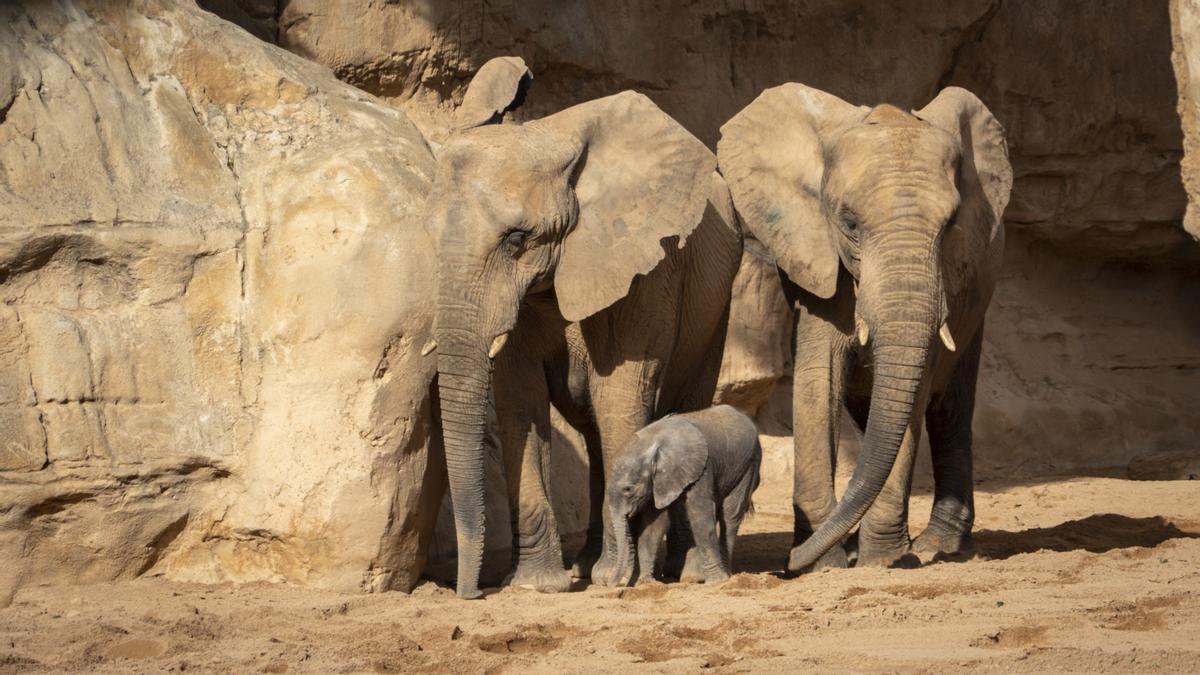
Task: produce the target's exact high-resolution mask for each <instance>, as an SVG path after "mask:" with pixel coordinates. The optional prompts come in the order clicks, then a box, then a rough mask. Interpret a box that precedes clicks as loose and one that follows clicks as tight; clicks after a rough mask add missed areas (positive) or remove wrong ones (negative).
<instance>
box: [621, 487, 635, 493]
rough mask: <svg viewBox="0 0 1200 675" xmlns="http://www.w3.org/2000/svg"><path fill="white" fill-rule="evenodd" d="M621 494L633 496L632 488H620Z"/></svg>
mask: <svg viewBox="0 0 1200 675" xmlns="http://www.w3.org/2000/svg"><path fill="white" fill-rule="evenodd" d="M621 494H624V495H630V494H633V488H631V487H629V486H628V485H626V486H625V487H623V488H621Z"/></svg>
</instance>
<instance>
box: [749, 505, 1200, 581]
mask: <svg viewBox="0 0 1200 675" xmlns="http://www.w3.org/2000/svg"><path fill="white" fill-rule="evenodd" d="M1193 530H1196V531H1193ZM1197 538H1200V527H1195V528H1192V529H1180V527H1179V526H1178V525H1176V524H1175V523H1172V522H1171V521H1169V520H1167V519H1166V518H1163V517H1161V516H1153V517H1150V518H1131V517H1129V516H1122V515H1119V514H1116V513H1104V514H1097V515H1093V516H1088V517H1087V518H1081V519H1079V520H1069V521H1067V522H1065V523H1059V524H1058V525H1055V526H1053V527H1038V528H1031V529H1028V530H1021V531H1018V532H1009V531H1005V530H979V531H977V532H975V545H976V547H977V548H978V550H979V553H980V554H981V556H982V557H984V558H988V559H992V560H1005V559H1007V558H1011V557H1013V556H1015V555H1020V554H1022V553H1034V552H1036V551H1042V550H1047V551H1059V552H1066V551H1090V552H1092V553H1104V552H1105V551H1111V550H1113V549H1119V548H1131V547H1147V548H1149V547H1154V546H1158V545H1159V544H1161V543H1163V542H1165V541H1168V540H1171V539H1197ZM791 546H792V533H791V532H756V533H752V534H744V535H742V536H739V537H738V541H737V546H736V548H735V552H734V561H733V562H734V564H733V570H734V572H735V573H736V572H749V573H761V572H781V571H783V569H784V567H785V565H786V564H787V557H788V551H789V550H790V549H791Z"/></svg>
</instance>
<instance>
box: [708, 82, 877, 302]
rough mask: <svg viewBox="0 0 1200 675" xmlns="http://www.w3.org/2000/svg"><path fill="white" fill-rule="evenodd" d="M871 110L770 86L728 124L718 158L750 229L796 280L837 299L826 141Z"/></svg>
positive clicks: (793, 87) (796, 87)
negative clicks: (825, 189) (826, 201)
mask: <svg viewBox="0 0 1200 675" xmlns="http://www.w3.org/2000/svg"><path fill="white" fill-rule="evenodd" d="M868 111H869V110H868V108H865V107H861V106H853V105H850V104H849V103H846V102H845V101H843V100H842V99H840V98H838V97H836V96H834V95H832V94H827V93H825V92H823V91H820V90H819V89H813V88H812V87H806V86H804V85H802V84H797V83H794V82H792V83H788V84H784V85H780V86H778V87H775V88H773V89H768V90H766V91H764V92H763V93H762V94H760V95H759V97H758V98H756V99H754V101H753V102H752V103H751V104H750V105H748V106H746V107H745V108H743V109H742V111H741V112H739V113H738V114H737V115H735V116H734V117H733V119H731V120H729V121H728V122H726V123H725V124H724V126H722V127H721V140H720V142H718V143H717V158H718V161H719V163H720V165H721V173H722V174H723V175H724V176H725V180H726V181H727V182H728V183H729V191H730V192H731V193H732V194H733V203H734V206H736V207H737V211H738V215H740V216H741V218H742V222H743V223H745V226H746V230H747V231H748V232H749V233H750V234H752V235H754V237H755V238H756V239H758V240H759V241H760V242H762V243H763V244H764V245H765V246H766V248H767V250H769V251H770V252H771V255H773V256H774V257H775V260H776V262H777V263H778V265H779V266H780V267H781V268H783V271H784V272H786V273H787V275H788V277H790V278H791V280H792V281H794V282H795V283H797V284H799V285H800V287H802V288H804V289H805V290H806V291H808V292H809V293H812V294H814V295H817V296H820V297H822V298H829V297H833V293H834V291H835V290H836V289H837V274H838V257H837V249H835V248H834V244H833V238H832V236H831V233H830V232H829V226H828V225H827V224H826V223H825V218H824V216H823V215H822V213H821V197H820V194H821V179H822V177H823V176H824V174H825V144H826V143H828V142H829V141H830V140H831V139H833V138H835V137H836V136H837V135H838V134H839V132H840V131H842V130H843V129H845V128H846V127H847V126H849V125H851V124H853V123H855V122H858V121H859V120H861V119H862V118H863V117H864V116H865V115H866V114H867V112H868Z"/></svg>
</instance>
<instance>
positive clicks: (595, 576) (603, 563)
mask: <svg viewBox="0 0 1200 675" xmlns="http://www.w3.org/2000/svg"><path fill="white" fill-rule="evenodd" d="M591 578H592V583H593V584H596V585H598V586H623V585H624V584H621V583H619V581H620V580H619V579H617V555H616V553H609V552H608V551H605V552H604V554H603V555H601V556H600V557H599V559H598V560H596V562H595V563H594V564H593V565H592V574H591Z"/></svg>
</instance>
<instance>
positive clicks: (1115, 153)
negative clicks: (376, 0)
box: [277, 0, 1200, 477]
mask: <svg viewBox="0 0 1200 675" xmlns="http://www.w3.org/2000/svg"><path fill="white" fill-rule="evenodd" d="M1198 7H1200V5H1198V4H1197V3H1196V2H1195V1H1194V0H1172V1H1171V2H1168V1H1167V0H1162V1H1160V2H1143V3H1128V2H1122V1H1120V0H1099V1H1097V2H1092V3H1088V6H1087V11H1079V6H1078V4H1077V3H1073V2H1068V1H1067V0H1051V1H1050V2H1038V3H1017V2H1002V1H1001V0H972V1H969V2H957V3H950V4H947V3H943V2H915V3H906V4H905V5H904V7H903V8H900V7H897V6H893V5H892V4H891V3H878V2H865V1H861V0H808V1H806V2H800V3H731V2H723V1H721V0H703V1H701V2H696V3H686V4H684V3H667V4H665V5H657V4H651V3H644V2H637V1H636V0H619V1H618V2H608V1H605V2H600V1H599V0H591V1H585V2H577V3H570V4H569V5H567V6H565V7H564V6H562V5H560V4H558V3H549V2H526V3H501V4H484V5H480V4H478V3H468V2H460V1H450V2H440V3H424V2H398V3H381V4H368V3H355V2H342V3H325V2H318V1H317V0H288V1H286V2H282V3H280V5H279V11H278V14H277V20H278V27H279V28H278V36H277V37H278V41H279V44H281V45H283V46H285V47H286V48H288V49H289V50H292V51H294V52H296V53H298V54H301V55H304V56H306V57H308V58H311V59H314V60H316V61H318V62H320V63H324V64H326V65H328V66H329V67H330V68H332V69H333V71H334V72H335V73H336V74H337V76H338V77H340V78H342V79H344V80H346V81H347V82H350V83H352V84H354V85H356V86H359V87H362V88H364V89H366V90H367V91H370V92H372V93H375V94H378V95H380V96H382V97H385V98H387V99H388V100H389V101H391V102H392V103H394V104H396V105H398V106H400V107H402V108H403V109H404V110H405V111H407V112H408V113H409V115H410V117H411V118H412V119H413V120H414V122H415V123H417V124H418V125H419V126H421V127H422V129H423V130H425V132H426V133H427V135H428V136H429V137H430V138H433V139H438V138H441V137H444V133H445V132H444V131H441V130H442V129H444V128H445V127H446V126H447V125H448V124H449V120H450V115H451V113H452V111H453V109H454V105H455V104H456V103H457V102H458V101H459V100H461V96H462V94H463V91H464V90H465V87H466V84H467V82H468V81H469V79H470V76H471V74H472V73H473V72H474V70H475V69H476V68H477V67H478V66H479V65H480V64H482V63H483V62H484V61H486V60H487V59H488V58H491V57H493V56H497V55H502V54H514V55H518V56H521V57H523V58H524V59H525V61H526V62H527V63H528V64H529V65H530V67H531V68H532V69H533V72H534V84H533V87H532V88H531V90H530V93H529V98H528V102H527V103H526V106H525V107H524V108H523V109H522V111H520V112H519V113H518V114H528V115H529V116H531V117H536V116H540V115H543V114H545V113H548V112H552V111H555V110H558V109H560V108H562V107H564V106H567V105H570V104H573V103H576V102H579V101H582V100H586V99H590V98H593V97H596V96H603V95H606V94H611V93H614V92H616V91H620V90H622V89H637V90H639V91H642V92H644V93H646V94H647V95H648V96H650V97H651V98H652V99H654V101H655V102H656V103H658V104H659V105H660V106H661V107H662V108H663V109H664V110H666V111H667V112H668V113H670V114H671V115H673V116H674V117H676V119H678V120H679V121H680V122H681V123H683V124H684V126H686V127H687V128H688V129H690V130H691V131H692V132H694V133H695V134H696V135H697V136H699V137H700V138H701V139H703V140H704V141H705V142H706V143H708V144H709V145H710V146H715V142H716V140H717V138H718V130H719V127H720V125H721V124H723V123H724V122H725V121H726V120H727V119H729V117H731V116H732V115H733V114H735V113H736V112H737V111H738V110H740V109H741V108H742V107H743V106H744V105H746V104H747V103H749V102H750V101H751V100H753V99H754V97H755V96H757V95H758V93H759V92H760V91H762V89H764V88H767V87H771V86H774V85H777V84H780V83H782V82H786V81H800V82H804V83H806V84H809V85H813V86H816V87H820V88H822V89H824V90H826V91H829V92H832V93H834V94H837V95H839V96H841V97H843V98H845V99H847V100H849V101H851V102H854V103H876V102H882V101H886V102H891V103H895V104H897V105H901V106H906V107H909V108H912V107H920V106H922V105H924V104H925V103H926V102H927V101H928V100H929V99H930V98H931V97H932V96H933V95H934V94H935V93H936V92H937V91H938V90H939V89H940V88H941V87H943V86H947V85H958V86H962V87H966V88H968V89H970V90H971V91H973V92H975V93H976V94H978V95H979V97H980V98H981V99H982V100H983V101H985V102H986V103H987V105H988V106H989V107H990V109H991V110H992V111H993V112H994V113H995V114H996V116H997V117H998V118H999V119H1000V120H1001V122H1002V123H1003V124H1004V125H1005V128H1006V130H1007V134H1008V140H1009V146H1010V150H1011V155H1012V163H1013V169H1014V173H1015V185H1014V189H1013V196H1012V201H1011V203H1010V205H1009V207H1008V210H1007V212H1006V223H1007V228H1008V233H1009V242H1010V244H1009V246H1008V256H1007V258H1008V259H1007V263H1006V267H1005V272H1004V279H1003V280H1002V282H1001V284H1000V287H999V290H998V291H997V297H996V300H995V302H994V305H993V307H992V310H991V313H990V314H989V319H988V325H989V327H988V329H987V345H986V347H985V354H986V356H985V361H984V364H983V373H982V375H981V378H980V380H981V391H980V400H979V402H978V415H977V433H978V441H977V444H976V445H977V456H978V457H979V458H980V460H979V462H978V465H979V471H980V473H982V474H983V475H985V476H997V477H999V476H1022V477H1031V476H1038V475H1046V474H1050V473H1062V472H1073V471H1084V472H1089V471H1098V470H1103V469H1109V468H1116V467H1120V468H1124V467H1125V466H1126V465H1127V464H1128V462H1129V461H1130V460H1131V459H1133V458H1134V457H1138V456H1140V455H1143V454H1146V453H1148V452H1176V453H1184V454H1189V453H1192V454H1194V452H1195V445H1194V443H1193V442H1192V441H1191V439H1192V438H1194V437H1195V436H1196V434H1197V433H1200V416H1197V415H1195V414H1194V413H1193V412H1192V405H1193V404H1192V401H1193V400H1194V399H1195V393H1196V391H1197V390H1198V389H1200V373H1198V369H1200V325H1197V324H1196V321H1195V318H1194V317H1195V311H1194V307H1195V306H1196V303H1197V302H1198V301H1200V274H1198V273H1197V271H1196V262H1197V260H1200V245H1197V244H1196V242H1195V241H1194V240H1193V238H1192V237H1191V236H1189V234H1188V232H1187V230H1185V228H1184V227H1183V226H1182V225H1183V223H1184V222H1185V212H1186V211H1187V209H1188V191H1187V190H1185V184H1187V185H1189V186H1192V189H1191V192H1192V193H1193V194H1196V192H1197V189H1198V188H1197V187H1196V186H1197V185H1200V183H1197V182H1196V181H1200V173H1197V169H1196V168H1195V167H1193V164H1192V158H1193V156H1194V155H1195V154H1196V153H1194V152H1189V154H1188V156H1187V157H1185V156H1184V150H1185V147H1186V148H1187V149H1188V150H1191V145H1192V144H1193V140H1194V139H1192V138H1191V136H1192V135H1194V129H1195V126H1196V120H1197V111H1196V108H1195V103H1194V101H1195V99H1196V96H1195V94H1194V92H1193V90H1194V89H1195V88H1196V86H1197V85H1196V84H1195V82H1196V81H1195V80H1194V79H1193V78H1192V77H1191V76H1190V74H1189V73H1191V72H1200V68H1198V67H1195V66H1190V65H1189V64H1190V63H1191V62H1193V61H1197V62H1200V57H1198V56H1196V54H1195V52H1194V51H1193V49H1194V45H1195V44H1196V39H1197V38H1196V32H1197V29H1196V26H1197V25H1200V20H1198V19H1197V17H1200V9H1198ZM1177 77H1178V78H1179V84H1178V87H1177V84H1176V78H1177ZM1177 90H1178V92H1179V93H1178V95H1177ZM1177 107H1178V111H1177ZM1180 115H1182V117H1183V122H1182V124H1181V121H1180ZM1185 135H1186V137H1187V138H1188V141H1187V144H1186V145H1185ZM1181 161H1182V162H1183V167H1184V171H1183V173H1182V175H1181V169H1180V164H1181ZM1192 220H1194V217H1193V216H1191V215H1189V216H1187V222H1189V223H1190V222H1191V221H1192ZM1191 231H1192V232H1193V233H1195V232H1197V228H1196V226H1195V225H1192V226H1191ZM760 272H761V270H760V271H759V272H756V271H755V267H754V263H753V262H752V261H750V260H749V258H747V263H746V266H745V267H744V268H743V270H742V274H741V275H740V276H739V279H738V282H737V284H738V290H737V292H738V295H737V298H736V301H735V307H734V309H733V317H734V320H733V326H734V327H733V329H732V330H731V336H730V344H731V346H732V352H731V353H730V354H728V355H727V356H726V362H725V366H726V368H725V371H724V373H723V381H722V384H721V387H722V391H723V394H722V395H723V396H726V397H727V398H728V399H729V400H731V401H733V402H735V403H739V404H740V405H743V407H747V406H749V407H754V406H759V410H760V421H761V422H763V426H764V428H765V429H766V430H768V431H770V432H772V433H779V434H788V433H790V431H789V429H788V426H789V422H788V420H787V419H784V418H783V417H781V416H780V415H779V414H777V413H778V412H779V411H787V410H790V403H788V402H787V401H780V402H779V404H778V405H770V406H763V405H762V397H763V395H764V392H766V393H769V392H771V391H776V392H778V393H777V394H776V396H782V397H787V396H788V395H789V393H788V392H789V390H790V387H789V385H788V382H787V381H788V379H789V378H788V377H787V375H786V373H787V372H789V370H790V366H789V364H788V363H787V350H786V349H776V348H774V347H772V348H769V349H764V345H765V343H764V342H762V340H766V341H767V342H770V343H771V344H772V345H774V344H775V343H774V342H772V340H773V339H774V337H773V336H774V335H775V334H776V333H777V332H779V331H785V332H786V331H787V330H790V329H789V328H788V321H787V320H786V319H783V320H781V319H779V318H778V317H777V316H776V314H775V309H768V308H775V307H778V304H776V303H774V301H773V300H770V298H772V297H774V294H775V293H776V290H775V289H774V288H772V289H770V290H767V289H765V288H764V287H763V286H762V285H761V283H759V282H758V281H756V282H753V283H752V282H751V279H758V280H760V281H761V280H762V278H763V277H762V276H761V274H760ZM756 274H757V275H758V276H756ZM739 316H741V317H742V318H738V317H739ZM747 326H756V327H758V328H756V329H755V330H756V331H761V332H756V333H753V334H746V335H738V333H737V331H739V330H745V329H746V327H747ZM739 327H740V328H739ZM789 339H790V338H789ZM786 342H787V340H786V339H785V340H784V343H785V344H786ZM777 382H778V383H779V384H778V385H777Z"/></svg>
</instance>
